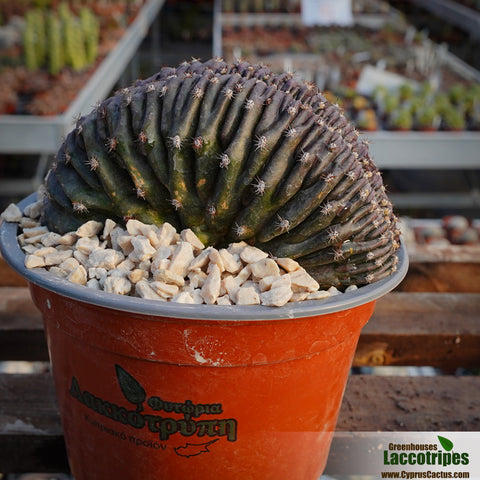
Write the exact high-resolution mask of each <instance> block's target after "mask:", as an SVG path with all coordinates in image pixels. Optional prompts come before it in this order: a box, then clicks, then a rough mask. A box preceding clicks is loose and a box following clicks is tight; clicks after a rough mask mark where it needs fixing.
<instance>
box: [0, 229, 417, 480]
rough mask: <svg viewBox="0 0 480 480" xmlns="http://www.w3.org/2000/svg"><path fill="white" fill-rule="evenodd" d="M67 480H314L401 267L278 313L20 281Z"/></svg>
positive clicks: (7, 232)
mask: <svg viewBox="0 0 480 480" xmlns="http://www.w3.org/2000/svg"><path fill="white" fill-rule="evenodd" d="M15 235H16V225H13V224H4V225H3V226H2V228H1V230H0V245H1V247H2V251H3V252H4V257H5V258H6V260H7V261H8V262H9V263H10V265H11V266H12V267H13V268H14V269H16V270H17V271H19V272H20V273H21V274H22V275H24V276H25V277H26V278H27V280H28V281H29V285H30V289H31V293H32V297H33V299H34V301H35V303H36V305H37V306H38V308H39V309H40V310H41V312H42V315H43V318H44V322H45V333H46V337H47V341H48V347H49V351H50V357H51V363H52V369H53V375H54V379H55V386H56V391H57V396H58V402H59V407H60V413H61V418H62V424H63V429H64V434H65V441H66V446H67V452H68V456H69V461H70V465H71V469H72V473H73V475H74V476H75V479H76V480H111V479H116V480H149V479H151V480H187V479H188V480H192V479H195V480H217V479H218V480H236V479H238V480H240V479H241V480H247V479H248V480H269V479H272V480H273V479H275V480H316V479H318V478H319V477H320V475H321V474H322V471H323V469H324V466H325V464H326V461H327V456H328V452H329V447H330V442H331V439H332V435H333V433H334V429H335V423H336V420H337V416H338V412H339V408H340V405H341V401H342V396H343V392H344V389H345V385H346V381H347V377H348V374H349V369H350V366H351V362H352V358H353V355H354V352H355V347H356V345H357V341H358V338H359V335H360V331H361V328H362V327H363V325H364V324H365V323H366V322H367V321H368V319H369V318H370V316H371V314H372V311H373V308H374V304H375V300H376V299H377V298H378V297H380V296H381V295H383V294H385V293H387V292H388V291H389V290H391V289H393V288H394V287H395V286H396V285H397V284H398V283H399V282H400V281H401V280H402V278H403V276H404V275H405V272H406V269H407V263H408V261H407V258H406V254H405V251H404V250H403V249H402V250H401V252H400V264H399V268H398V270H397V272H396V273H395V274H393V275H392V276H390V277H388V278H387V279H385V280H382V281H380V282H377V283H375V284H373V285H369V286H367V287H362V288H360V289H358V290H357V291H355V292H350V293H346V294H343V295H339V296H337V297H332V298H329V299H327V300H322V301H318V300H317V301H310V302H300V303H297V304H292V305H288V306H285V307H281V308H269V307H259V306H252V307H240V306H215V305H213V306H207V305H180V304H173V303H168V302H155V301H147V300H142V299H139V298H133V297H122V296H119V295H115V294H108V293H105V292H98V291H93V290H91V289H88V288H86V287H81V286H77V285H74V284H71V283H69V282H67V281H65V280H61V279H58V278H56V277H54V276H53V275H51V274H49V273H48V272H45V271H43V270H41V269H40V270H26V269H25V268H24V266H23V254H22V252H21V251H20V248H19V247H18V244H17V242H16V237H15Z"/></svg>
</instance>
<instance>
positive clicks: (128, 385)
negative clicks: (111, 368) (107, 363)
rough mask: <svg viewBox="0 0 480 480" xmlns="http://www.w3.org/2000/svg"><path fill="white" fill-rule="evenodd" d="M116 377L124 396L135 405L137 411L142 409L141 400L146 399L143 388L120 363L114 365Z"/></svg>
mask: <svg viewBox="0 0 480 480" xmlns="http://www.w3.org/2000/svg"><path fill="white" fill-rule="evenodd" d="M115 370H116V372H117V379H118V383H119V385H120V389H121V390H122V393H123V395H124V396H125V398H126V399H127V400H128V401H129V402H130V403H133V404H134V405H136V406H137V413H138V412H141V411H142V410H143V402H144V401H145V400H146V399H147V394H146V392H145V389H144V388H143V387H142V386H141V385H140V383H139V382H138V381H137V380H136V379H135V378H134V377H133V376H132V375H130V374H129V373H128V372H127V371H126V370H125V369H123V368H122V367H121V366H120V365H115Z"/></svg>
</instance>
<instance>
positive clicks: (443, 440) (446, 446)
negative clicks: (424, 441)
mask: <svg viewBox="0 0 480 480" xmlns="http://www.w3.org/2000/svg"><path fill="white" fill-rule="evenodd" d="M437 438H438V441H439V442H440V445H441V446H442V447H443V449H444V450H446V451H447V452H449V451H450V450H452V448H453V442H452V441H451V440H449V439H448V438H445V437H442V436H441V435H438V436H437Z"/></svg>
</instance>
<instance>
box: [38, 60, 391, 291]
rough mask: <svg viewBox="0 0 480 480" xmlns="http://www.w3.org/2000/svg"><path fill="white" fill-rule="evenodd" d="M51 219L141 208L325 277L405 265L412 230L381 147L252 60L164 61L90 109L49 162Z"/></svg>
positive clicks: (216, 241)
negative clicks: (379, 162)
mask: <svg viewBox="0 0 480 480" xmlns="http://www.w3.org/2000/svg"><path fill="white" fill-rule="evenodd" d="M46 193H47V194H46V195H45V196H44V203H45V210H44V223H45V224H46V225H47V226H48V227H49V228H51V229H52V230H55V231H58V232H61V233H63V232H67V231H71V230H73V229H74V228H76V227H77V226H78V225H79V224H81V223H83V222H85V221H86V220H88V219H92V218H94V219H101V220H102V219H103V220H104V219H105V218H113V219H115V220H117V221H120V222H122V221H125V220H127V219H130V218H136V219H138V220H141V221H143V222H146V223H156V224H159V223H162V222H165V221H168V222H170V223H172V224H173V225H174V226H175V227H176V228H178V229H181V228H187V227H188V228H192V230H194V231H195V232H196V233H197V234H198V235H199V236H200V237H201V238H202V240H203V241H204V242H205V243H206V244H209V245H216V246H223V245H226V244H228V243H230V242H232V241H239V240H245V241H246V242H248V243H250V244H253V245H256V246H258V247H260V248H262V249H264V250H265V251H267V252H269V253H271V254H272V255H274V256H278V257H282V256H289V257H292V258H295V259H296V260H297V261H299V262H300V264H302V265H304V266H305V268H307V269H308V271H309V272H310V273H311V274H312V275H314V276H315V277H316V279H317V281H318V282H319V283H320V284H321V285H322V286H327V285H336V286H338V287H345V286H347V285H350V284H357V285H362V284H366V283H369V282H372V281H375V280H377V279H380V278H383V277H385V276H387V275H389V274H390V273H391V272H392V271H394V270H395V265H396V262H397V260H396V255H395V250H396V249H397V248H398V246H399V232H398V230H397V228H396V219H395V216H394V214H393V211H392V205H391V203H390V202H389V200H388V198H387V196H386V194H385V189H384V187H383V184H382V179H381V176H380V173H379V172H378V169H377V168H376V167H375V165H374V164H373V162H372V159H371V158H370V156H369V152H368V146H367V145H366V144H365V142H362V141H360V140H359V139H358V133H357V132H356V130H355V128H354V127H353V125H352V124H351V123H349V122H348V121H347V120H346V118H345V117H344V116H343V114H342V112H341V110H340V109H339V108H338V107H337V106H336V105H332V104H330V103H329V102H328V101H327V100H326V99H325V97H323V96H322V95H321V93H320V92H319V91H318V90H317V89H316V88H313V87H311V86H309V85H303V84H300V83H298V82H296V81H295V80H294V79H293V78H292V76H291V75H288V74H281V75H276V74H273V73H272V72H271V71H270V70H269V69H267V68H266V67H263V66H253V65H250V64H248V63H246V62H240V63H235V64H227V63H225V62H223V61H222V60H221V59H212V60H210V61H208V62H205V63H202V62H200V61H197V60H194V61H192V62H189V63H183V64H182V65H180V66H179V67H178V68H176V69H173V68H167V67H166V68H164V69H162V70H161V71H160V72H159V73H158V74H156V75H155V76H153V77H151V78H149V79H146V80H143V81H139V82H137V83H136V84H135V85H133V86H132V87H129V88H125V89H123V90H121V91H119V92H117V93H116V94H115V95H114V96H113V97H111V98H109V99H107V100H105V101H104V102H102V103H101V104H100V105H99V106H97V108H96V109H95V110H93V111H92V112H91V113H90V114H88V115H87V116H85V117H83V118H81V119H80V120H79V121H78V123H77V126H76V128H75V129H74V130H73V131H72V132H70V133H69V134H68V135H67V137H66V139H65V141H64V143H63V145H62V147H61V148H60V150H59V152H58V154H57V158H56V165H55V168H52V170H51V171H50V172H49V175H48V177H47V181H46Z"/></svg>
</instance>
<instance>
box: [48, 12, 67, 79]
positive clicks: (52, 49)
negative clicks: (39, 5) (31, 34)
mask: <svg viewBox="0 0 480 480" xmlns="http://www.w3.org/2000/svg"><path fill="white" fill-rule="evenodd" d="M47 45H48V71H49V73H51V74H52V75H56V74H57V73H59V72H60V71H61V70H62V68H63V67H64V65H65V51H64V46H63V41H62V25H61V23H60V19H59V18H58V16H57V15H56V14H55V13H54V12H49V13H48V15H47Z"/></svg>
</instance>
